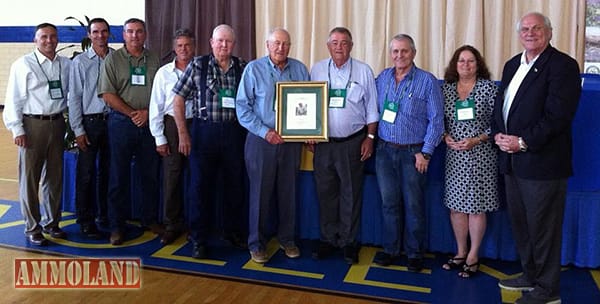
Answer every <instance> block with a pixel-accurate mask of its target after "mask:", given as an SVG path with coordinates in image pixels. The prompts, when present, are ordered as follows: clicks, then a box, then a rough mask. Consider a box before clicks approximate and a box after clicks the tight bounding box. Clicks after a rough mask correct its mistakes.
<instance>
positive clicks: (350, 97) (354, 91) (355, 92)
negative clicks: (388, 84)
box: [346, 82, 366, 104]
mask: <svg viewBox="0 0 600 304" xmlns="http://www.w3.org/2000/svg"><path fill="white" fill-rule="evenodd" d="M365 92H366V90H365V88H364V87H363V86H362V85H360V84H358V83H356V82H352V83H351V84H350V86H349V88H348V92H346V99H347V101H348V102H351V103H354V104H358V103H360V102H362V100H363V99H364V96H365Z"/></svg>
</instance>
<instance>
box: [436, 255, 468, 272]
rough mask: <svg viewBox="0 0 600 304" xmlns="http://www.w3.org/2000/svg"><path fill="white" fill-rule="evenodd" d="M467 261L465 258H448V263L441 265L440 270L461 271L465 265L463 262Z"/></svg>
mask: <svg viewBox="0 0 600 304" xmlns="http://www.w3.org/2000/svg"><path fill="white" fill-rule="evenodd" d="M466 260H467V258H466V257H464V258H450V259H449V260H448V262H446V263H445V264H444V265H442V268H444V269H445V270H455V269H462V268H463V267H464V265H465V261H466Z"/></svg>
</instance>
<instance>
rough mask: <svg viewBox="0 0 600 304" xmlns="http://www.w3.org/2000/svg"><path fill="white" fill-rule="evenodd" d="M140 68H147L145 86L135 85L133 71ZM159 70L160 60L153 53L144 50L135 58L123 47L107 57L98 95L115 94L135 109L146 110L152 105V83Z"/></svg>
mask: <svg viewBox="0 0 600 304" xmlns="http://www.w3.org/2000/svg"><path fill="white" fill-rule="evenodd" d="M140 67H145V71H146V72H145V76H144V78H145V84H144V85H133V84H132V82H131V73H132V72H131V71H132V69H135V68H140ZM158 68H160V59H159V57H158V56H157V55H156V54H154V53H153V52H150V51H148V50H147V49H144V51H143V52H142V55H141V56H139V57H134V56H132V55H131V54H129V53H128V52H127V50H126V49H125V47H122V48H120V49H118V50H117V51H114V52H112V53H110V54H109V55H108V56H106V60H105V61H104V64H103V65H102V67H101V68H100V77H99V79H98V95H102V94H104V93H114V94H116V95H119V96H120V97H121V98H122V99H123V100H124V101H125V103H127V104H128V105H129V106H130V107H132V108H133V109H135V110H140V109H146V108H148V105H149V104H150V94H151V92H152V83H153V82H154V75H155V74H156V71H158ZM138 79H139V78H138Z"/></svg>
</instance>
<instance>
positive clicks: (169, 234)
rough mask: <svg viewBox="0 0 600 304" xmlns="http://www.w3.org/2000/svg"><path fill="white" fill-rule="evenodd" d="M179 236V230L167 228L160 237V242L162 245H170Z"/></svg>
mask: <svg viewBox="0 0 600 304" xmlns="http://www.w3.org/2000/svg"><path fill="white" fill-rule="evenodd" d="M178 237H179V232H177V231H174V230H167V231H165V233H163V235H162V236H161V237H160V243H161V244H162V245H169V244H171V243H173V242H174V241H175V240H176V239H177V238H178Z"/></svg>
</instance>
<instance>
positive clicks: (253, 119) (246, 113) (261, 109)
mask: <svg viewBox="0 0 600 304" xmlns="http://www.w3.org/2000/svg"><path fill="white" fill-rule="evenodd" d="M308 80H309V75H308V69H306V66H305V65H304V64H303V63H302V62H300V61H298V60H296V59H293V58H288V60H287V63H286V65H285V67H284V68H283V70H280V69H279V68H278V67H277V66H276V65H275V64H274V63H273V62H272V61H271V59H270V58H269V56H265V57H262V58H259V59H256V60H254V61H251V62H250V63H248V65H247V66H246V69H245V70H244V74H242V79H241V81H240V86H239V88H238V92H237V98H236V100H235V109H236V112H237V117H238V120H239V122H240V124H241V125H242V126H243V127H244V128H246V129H248V131H250V132H251V133H252V134H254V135H256V136H260V137H261V138H264V137H265V135H266V134H267V132H268V131H269V129H274V128H275V110H274V108H273V105H274V102H275V95H276V94H275V93H276V92H275V86H276V84H277V82H278V81H308Z"/></svg>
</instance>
